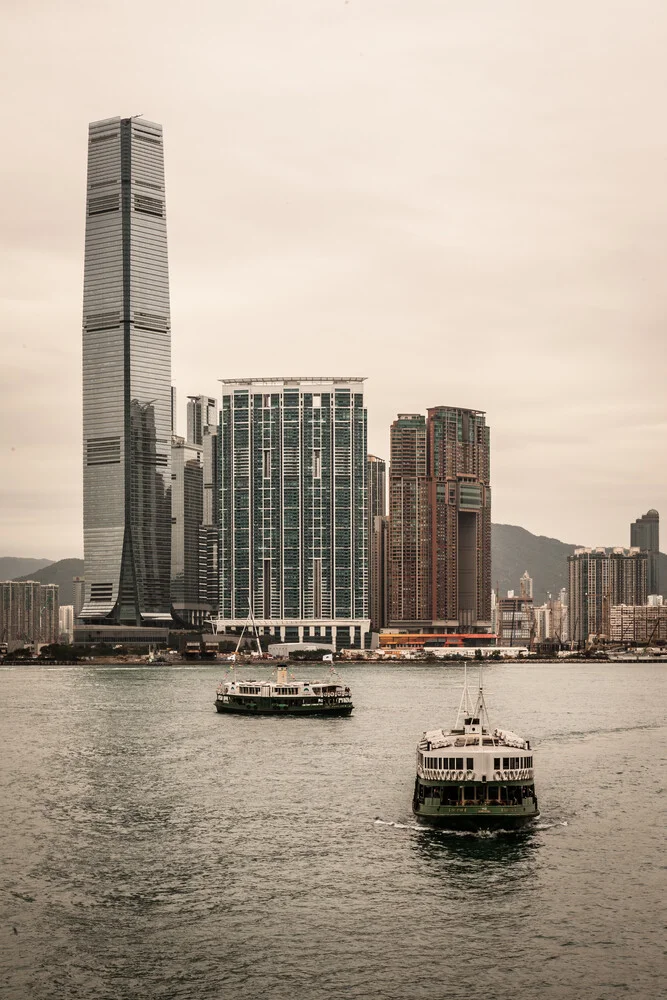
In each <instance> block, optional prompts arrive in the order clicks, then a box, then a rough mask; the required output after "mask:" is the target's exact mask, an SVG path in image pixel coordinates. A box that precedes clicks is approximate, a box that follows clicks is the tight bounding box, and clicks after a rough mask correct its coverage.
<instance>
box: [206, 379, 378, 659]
mask: <svg viewBox="0 0 667 1000" xmlns="http://www.w3.org/2000/svg"><path fill="white" fill-rule="evenodd" d="M363 381H364V380H363V379H361V378H340V379H338V378H310V379H301V378H284V379H283V378H267V379H244V380H225V381H223V393H222V410H221V414H220V425H219V433H218V438H219V444H218V450H219V461H220V494H219V496H220V507H219V525H220V584H221V587H220V608H219V626H218V627H222V628H224V629H230V630H232V629H239V628H240V627H242V626H243V625H244V624H245V623H246V621H247V620H248V616H249V614H250V612H252V614H253V616H254V618H255V621H256V623H257V626H258V628H259V629H260V632H263V633H264V634H267V635H269V636H274V637H276V639H275V641H279V640H280V641H282V642H302V641H305V642H313V641H315V642H317V641H318V640H319V641H321V642H322V643H323V644H325V643H327V644H328V643H331V644H333V645H336V646H362V645H366V644H367V638H368V637H369V633H370V621H369V618H368V595H367V587H368V581H367V572H368V571H367V559H368V537H367V534H368V510H367V503H368V500H367V492H366V490H367V486H366V471H367V463H366V460H367V452H366V410H365V408H364V398H363Z"/></svg>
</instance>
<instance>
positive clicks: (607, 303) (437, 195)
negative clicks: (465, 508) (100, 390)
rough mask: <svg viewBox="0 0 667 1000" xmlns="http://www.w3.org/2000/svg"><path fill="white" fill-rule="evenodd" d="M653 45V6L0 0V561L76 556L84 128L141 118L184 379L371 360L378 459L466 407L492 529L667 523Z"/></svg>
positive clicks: (660, 39) (367, 369) (663, 36)
mask: <svg viewBox="0 0 667 1000" xmlns="http://www.w3.org/2000/svg"><path fill="white" fill-rule="evenodd" d="M666 52H667V4H665V2H664V0H623V2H620V0H576V2H574V0H560V2H559V3H558V4H554V3H547V2H546V0H349V2H345V0H237V2H234V3H232V2H231V0H193V2H189V3H182V2H169V0H166V2H160V3H158V2H156V0H150V2H149V0H132V2H127V0H119V2H116V3H114V4H107V3H95V2H93V3H91V2H86V3H83V2H73V0H61V2H60V3H58V4H54V3H52V2H50V0H4V3H3V4H2V14H1V15H0V79H1V82H2V93H3V96H4V101H3V105H2V108H1V109H0V114H1V116H2V135H3V149H4V155H3V156H2V158H1V159H0V175H1V184H0V191H1V192H2V194H1V197H2V224H1V226H0V253H1V255H2V266H1V268H0V332H1V334H2V362H3V363H2V369H1V374H0V421H1V423H0V449H1V455H2V460H1V467H0V509H1V513H0V555H23V556H44V557H48V558H51V559H57V558H61V557H65V556H76V555H80V554H81V552H82V537H81V536H82V528H81V296H82V271H83V238H84V206H85V170H86V152H87V149H86V147H87V125H88V122H89V121H93V120H95V119H100V118H106V117H111V116H114V115H122V116H128V115H133V114H139V113H144V114H145V116H146V117H147V118H149V119H151V120H153V121H158V122H161V123H162V124H163V126H164V132H165V149H166V174H167V223H168V233H169V256H170V275H171V303H172V347H173V381H174V384H175V385H176V386H177V388H178V391H179V395H180V398H181V400H182V401H184V400H185V397H186V395H187V394H188V393H190V394H194V393H199V392H206V393H210V394H213V395H217V394H218V384H217V379H218V378H232V377H237V376H239V377H240V376H248V375H256V376H261V375H283V374H291V375H320V374H334V375H366V376H368V382H367V383H366V386H367V390H366V391H367V404H368V411H369V449H370V450H371V451H372V452H374V453H375V454H378V455H381V456H383V457H386V458H388V457H389V454H388V452H389V435H388V427H389V424H390V422H391V421H392V419H393V418H394V417H395V415H396V414H397V413H398V412H414V411H425V410H426V408H427V407H429V406H436V405H439V404H453V405H461V406H469V407H474V408H477V409H481V410H486V412H487V420H488V422H489V424H490V426H491V442H492V483H493V486H494V508H493V520H494V521H500V522H508V523H512V524H520V525H522V526H524V527H526V528H528V529H529V530H531V531H534V532H536V533H539V534H546V535H552V536H555V537H559V538H561V539H563V540H564V541H570V542H582V543H584V544H590V545H596V544H601V545H611V544H626V545H627V544H628V543H629V527H628V524H629V521H630V520H632V519H634V518H635V517H636V516H637V515H639V514H642V513H644V512H645V511H646V510H647V509H648V508H649V507H657V508H658V509H659V510H661V511H662V513H663V515H664V516H667V460H666V459H667V447H666V445H667V403H666V402H665V389H666V386H667V364H666V362H667V349H666V347H665V342H666V341H665V329H666V326H667V283H666V282H665V277H664V264H665V244H666V242H667V197H666V195H665V190H666V184H667V180H666V178H667V132H666V124H665V122H666V115H665V107H664V101H665V90H666V84H667V59H666V58H665V53H666ZM180 429H182V430H184V416H183V418H182V420H181V428H180ZM662 548H663V549H664V548H665V544H664V542H663V544H662Z"/></svg>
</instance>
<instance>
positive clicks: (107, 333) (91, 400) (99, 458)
mask: <svg viewBox="0 0 667 1000" xmlns="http://www.w3.org/2000/svg"><path fill="white" fill-rule="evenodd" d="M170 443H171V344H170V316H169V275H168V267H167V228H166V215H165V188H164V156H163V143H162V127H161V126H160V125H156V124H154V123H152V122H147V121H144V120H143V119H141V118H109V119H106V120H105V121H99V122H93V123H92V124H91V126H90V129H89V135H88V182H87V201H86V247H85V269H84V293H83V449H84V454H83V507H84V561H85V581H86V584H85V603H84V607H83V609H82V611H81V618H82V619H83V620H84V621H85V622H88V623H95V622H106V623H113V624H127V625H130V624H131V625H141V624H142V623H150V622H156V621H158V620H160V619H165V620H168V619H169V611H170V593H169V583H170V548H171V469H170Z"/></svg>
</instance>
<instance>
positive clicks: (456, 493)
mask: <svg viewBox="0 0 667 1000" xmlns="http://www.w3.org/2000/svg"><path fill="white" fill-rule="evenodd" d="M489 468H490V466H489V428H488V427H487V426H486V420H485V415H484V413H481V412H480V411H478V410H466V409H462V408H460V407H449V406H438V407H434V408H432V409H430V410H429V411H428V419H427V420H426V421H425V420H424V417H423V416H421V414H401V415H399V417H398V419H397V420H395V421H394V423H393V424H392V427H391V464H390V468H389V516H390V544H389V552H390V564H391V565H390V615H389V618H390V624H392V625H409V626H412V627H415V628H422V629H423V628H424V627H428V628H434V629H436V630H438V631H445V632H456V631H461V632H462V631H466V632H470V631H486V630H488V629H490V627H491V488H490V482H489V475H490V473H489Z"/></svg>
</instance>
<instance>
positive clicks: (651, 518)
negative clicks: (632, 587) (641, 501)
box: [630, 509, 660, 594]
mask: <svg viewBox="0 0 667 1000" xmlns="http://www.w3.org/2000/svg"><path fill="white" fill-rule="evenodd" d="M630 545H631V546H632V547H633V548H637V549H643V550H644V551H645V552H647V553H648V560H647V565H646V573H647V579H646V586H647V588H648V592H649V594H659V593H660V573H659V563H658V557H659V554H660V515H659V514H658V512H657V510H653V509H651V510H648V511H647V512H646V513H645V514H642V516H641V517H638V518H637V520H636V521H633V522H632V524H631V525H630Z"/></svg>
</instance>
